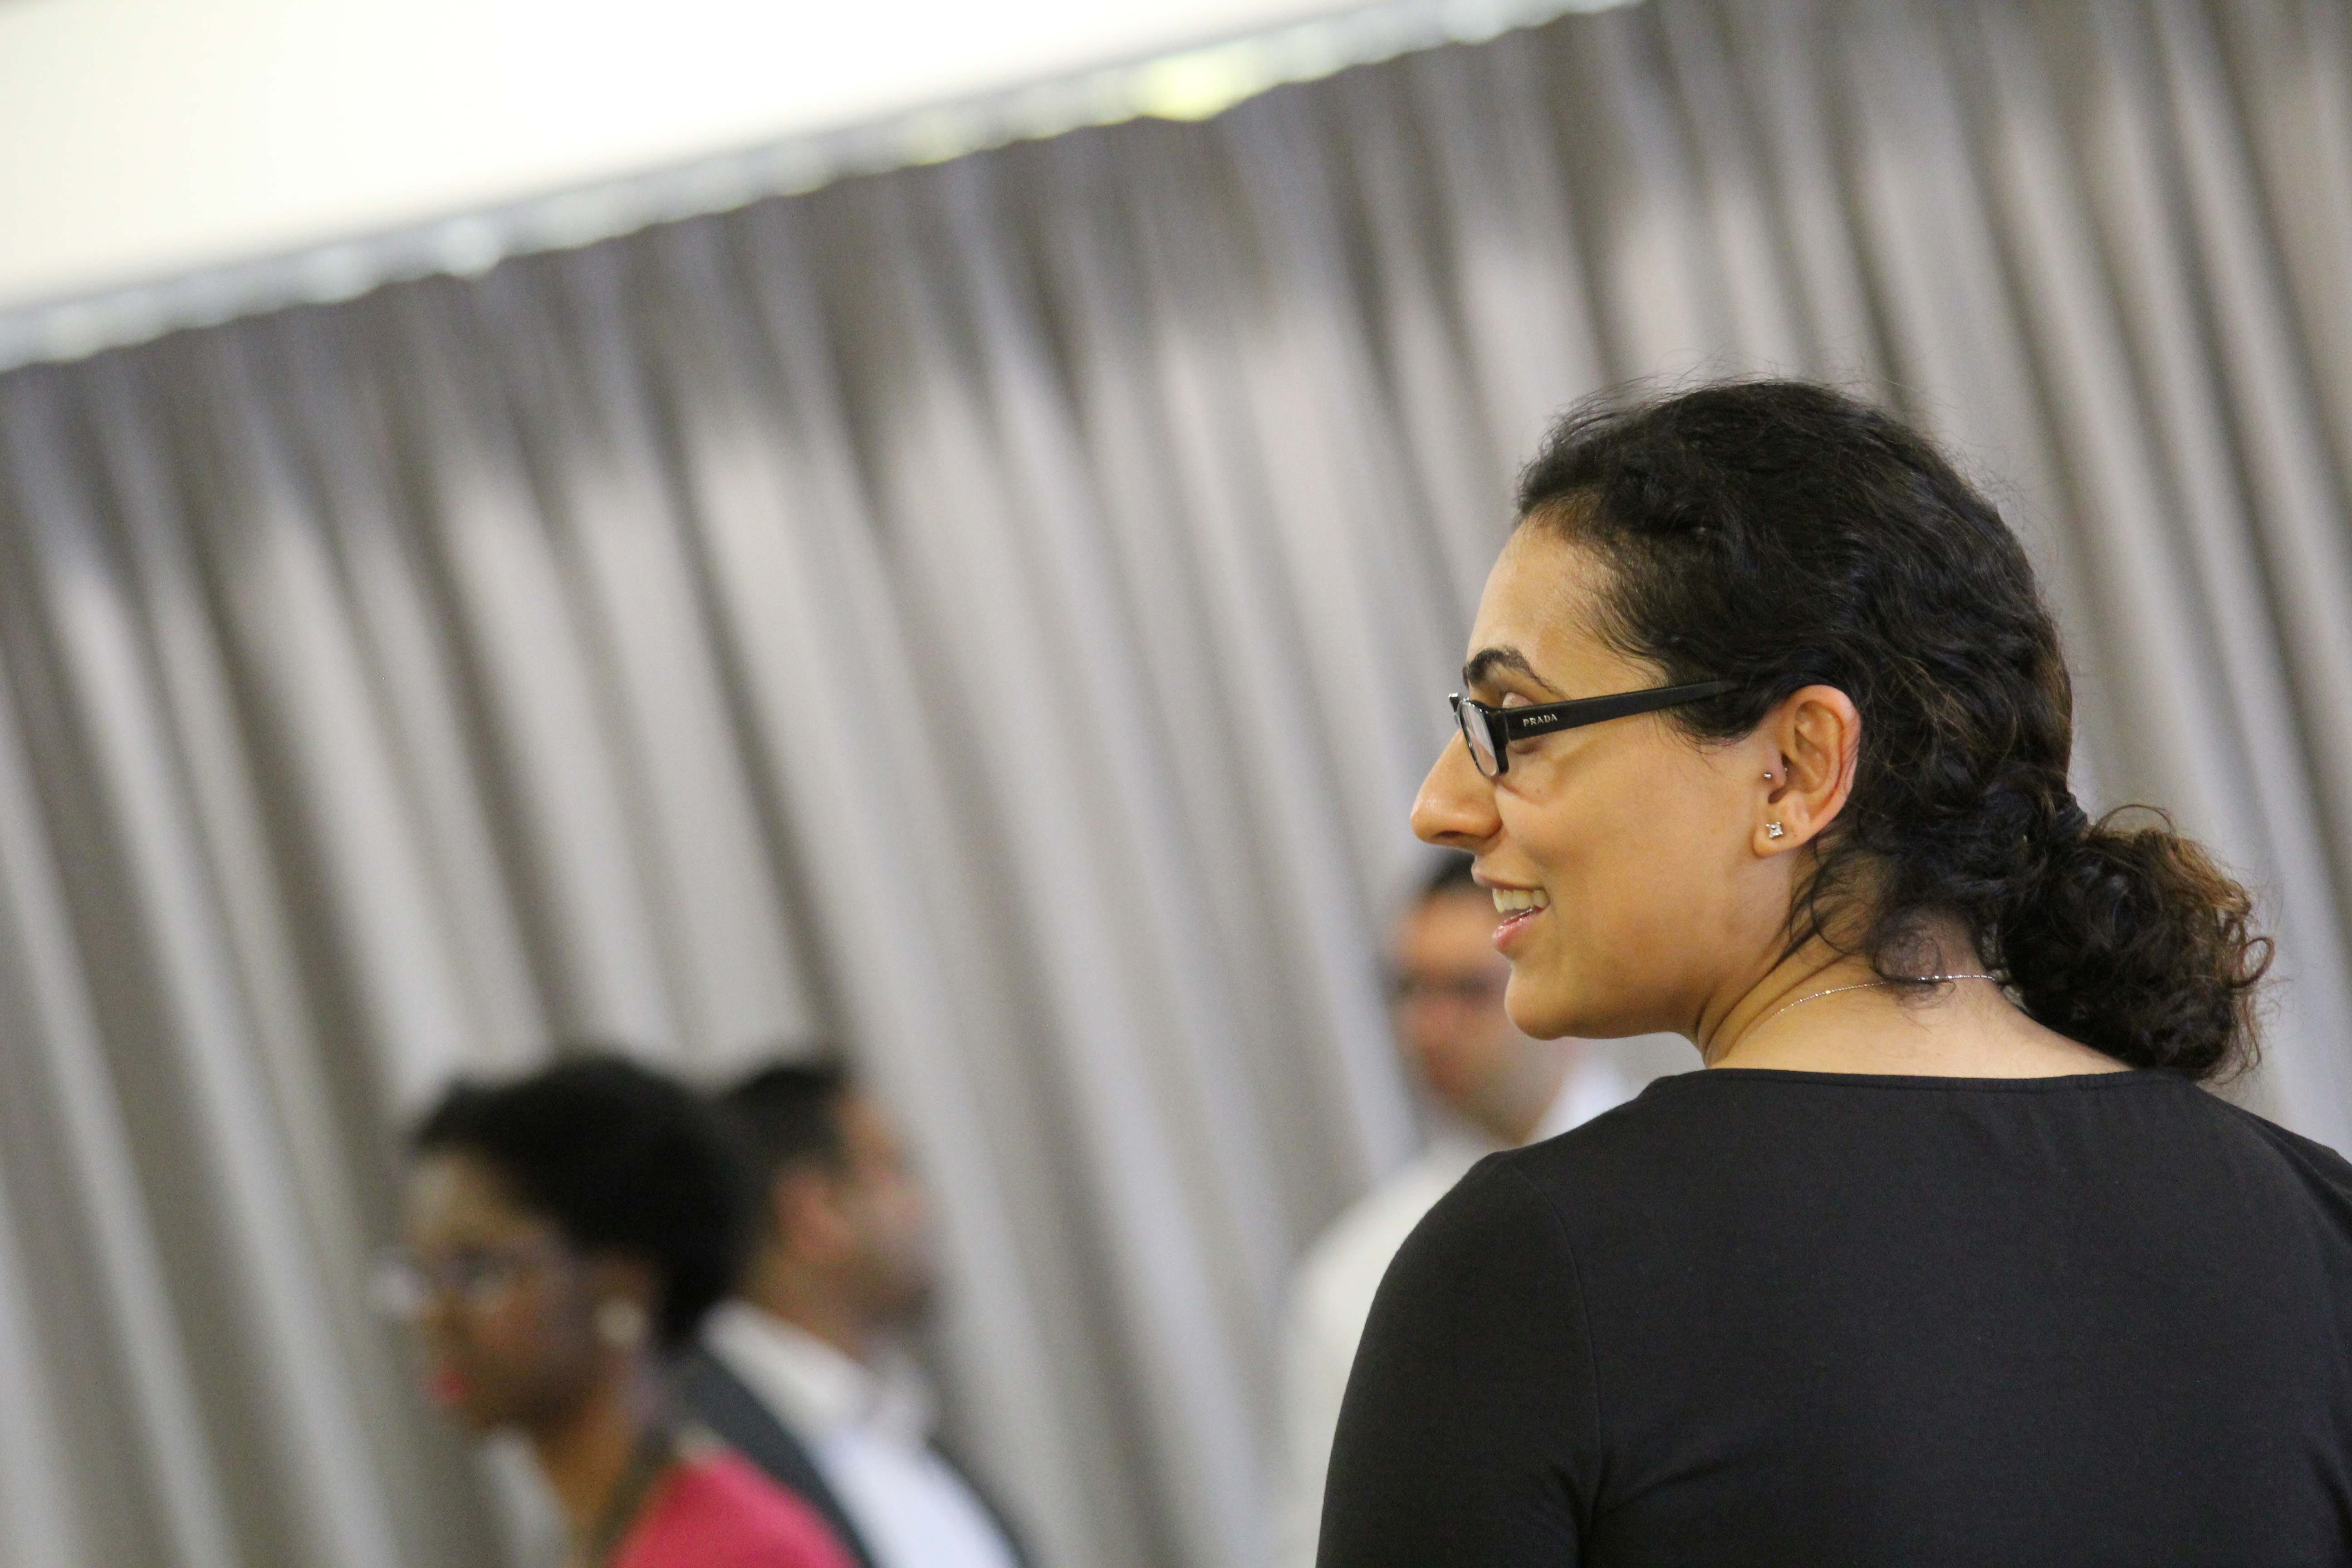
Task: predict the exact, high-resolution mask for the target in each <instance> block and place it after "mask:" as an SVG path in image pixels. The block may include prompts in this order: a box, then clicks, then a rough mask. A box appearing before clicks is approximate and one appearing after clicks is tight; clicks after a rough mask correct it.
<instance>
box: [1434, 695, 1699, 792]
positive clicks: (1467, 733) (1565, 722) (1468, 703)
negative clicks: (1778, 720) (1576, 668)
mask: <svg viewBox="0 0 2352 1568" xmlns="http://www.w3.org/2000/svg"><path fill="white" fill-rule="evenodd" d="M1738 688H1739V683H1738V681H1736V680H1698V681H1693V682H1692V683H1690V684H1689V685H1687V686H1653V687H1650V688H1648V689H1645V690H1642V691H1620V692H1617V693H1615V694H1613V695H1612V696H1608V697H1579V698H1576V699H1574V700H1571V701H1568V702H1543V703H1538V704H1535V705H1533V706H1530V707H1525V708H1496V707H1495V706H1494V705H1492V704H1491V703H1486V702H1480V701H1478V700H1476V699H1475V698H1469V697H1465V696H1463V695H1462V693H1460V692H1459V691H1456V692H1453V693H1451V694H1450V695H1449V696H1448V697H1447V698H1446V700H1447V701H1449V702H1451V703H1453V704H1454V723H1455V725H1456V726H1458V727H1459V728H1460V730H1461V731H1462V743H1463V744H1464V745H1465V746H1467V747H1468V748H1469V749H1470V764H1471V766H1473V767H1475V768H1476V769H1477V770H1478V771H1479V773H1483V774H1485V775H1486V777H1487V778H1490V779H1498V778H1501V777H1502V776H1503V775H1504V774H1505V773H1509V772H1510V771H1511V752H1510V747H1511V742H1514V741H1528V740H1533V739H1535V738H1537V737H1538V736H1541V735H1557V734H1558V733H1559V732H1560V731H1562V730H1574V729H1579V728H1580V727H1582V726H1584V725H1586V724H1600V723H1605V722H1606V721H1609V720H1612V719H1630V718H1632V717H1633V715H1634V714H1636V713H1655V712H1657V711H1658V710H1660V709H1664V708H1680V707H1682V706H1683V705H1684V704H1685V703H1688V702H1704V701H1706V700H1707V699H1708V698H1710V697H1720V696H1722V695H1723V694H1724V693H1725V692H1727V691H1736V690H1738ZM1473 724H1475V725H1477V726H1478V728H1479V730H1481V731H1484V737H1483V738H1484V740H1485V742H1486V755H1488V756H1490V757H1492V758H1494V759H1495V771H1494V772H1492V773H1487V772H1486V765H1485V764H1484V763H1481V762H1480V761H1479V760H1478V750H1479V742H1480V740H1481V738H1482V737H1481V736H1480V735H1478V734H1475V733H1473V732H1472V731H1471V726H1472V725H1473Z"/></svg>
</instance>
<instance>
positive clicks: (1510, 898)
mask: <svg viewBox="0 0 2352 1568" xmlns="http://www.w3.org/2000/svg"><path fill="white" fill-rule="evenodd" d="M1487 891H1489V892H1491V893H1493V894H1494V895H1495V912H1496V914H1498V915H1500V916H1502V917H1503V918H1502V920H1501V921H1500V922H1498V923H1497V924H1496V927H1495V940H1496V942H1498V943H1499V942H1502V941H1503V940H1505V939H1506V938H1507V936H1509V935H1510V934H1511V933H1512V932H1514V931H1518V930H1520V929H1521V928H1522V927H1524V926H1525V925H1527V924H1528V921H1532V920H1534V919H1535V918H1536V917H1537V916H1538V915H1539V914H1541V913H1543V912H1544V910H1548V909H1549V908H1551V895H1550V894H1549V893H1547V892H1545V891H1544V890H1543V889H1541V888H1490V889H1487Z"/></svg>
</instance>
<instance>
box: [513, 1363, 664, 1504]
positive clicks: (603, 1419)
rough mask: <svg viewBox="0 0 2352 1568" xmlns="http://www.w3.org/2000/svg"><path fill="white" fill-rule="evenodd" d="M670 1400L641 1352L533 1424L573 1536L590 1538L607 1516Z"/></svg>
mask: <svg viewBox="0 0 2352 1568" xmlns="http://www.w3.org/2000/svg"><path fill="white" fill-rule="evenodd" d="M666 1405H667V1399H666V1394H665V1392H664V1390H663V1388H662V1385H661V1381H660V1378H659V1376H658V1375H657V1374H656V1372H655V1370H654V1368H653V1366H652V1365H651V1363H649V1362H648V1361H647V1360H646V1359H644V1358H639V1359H638V1360H636V1361H635V1363H632V1364H631V1366H630V1367H629V1369H628V1370H627V1371H625V1372H624V1373H621V1374H619V1375H617V1376H614V1377H612V1378H610V1379H606V1380H604V1381H602V1382H600V1383H598V1384H596V1386H594V1387H593V1388H592V1389H590V1390H589V1391H588V1392H587V1394H585V1395H583V1397H582V1398H581V1400H580V1401H579V1402H578V1403H577V1404H576V1405H573V1406H572V1408H571V1409H569V1410H567V1411H566V1412H564V1413H563V1414H562V1415H559V1416H554V1417H552V1418H551V1419H549V1420H548V1421H546V1422H543V1423H541V1424H540V1425H537V1426H533V1427H531V1428H530V1430H529V1432H528V1433H527V1436H528V1437H529V1439H530V1447H531V1453H532V1456H533V1457H534V1458H537V1459H538V1461H539V1468H540V1472H541V1474H542V1475H544V1476H545V1477H546V1478H547V1484H548V1489H550V1490H551V1491H552V1492H553V1493H554V1494H555V1500H556V1502H557V1504H558V1506H560V1507H561V1508H562V1510H563V1518H564V1521H565V1523H566V1524H567V1525H569V1526H570V1533H571V1537H572V1541H573V1542H585V1541H587V1540H588V1539H589V1538H590V1537H591V1536H592V1535H593V1533H594V1532H595V1531H596V1530H597V1529H598V1527H599V1526H601V1525H604V1524H605V1523H606V1522H607V1521H606V1520H605V1517H604V1514H605V1510H606V1509H608V1508H609V1507H610V1506H611V1505H612V1501H613V1494H614V1489H615V1488H617V1487H618V1486H619V1485H620V1483H621V1480H622V1478H623V1477H624V1476H625V1475H626V1474H627V1472H628V1469H629V1462H630V1460H631V1459H633V1458H635V1457H636V1454H637V1450H638V1447H639V1446H640V1445H642V1444H643V1443H644V1441H645V1439H646V1434H647V1433H648V1432H650V1431H651V1430H653V1429H654V1427H655V1426H656V1424H657V1423H658V1422H660V1421H661V1420H662V1419H663V1417H664V1415H665V1411H666Z"/></svg>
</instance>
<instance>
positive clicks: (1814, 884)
mask: <svg viewBox="0 0 2352 1568" xmlns="http://www.w3.org/2000/svg"><path fill="white" fill-rule="evenodd" d="M1518 509H1519V514H1520V526H1521V527H1522V528H1531V529H1541V530H1544V531H1549V532H1551V533H1553V534H1555V535H1557V536H1558V537H1559V538H1561V539H1564V540H1567V541H1569V542H1571V543H1574V544H1576V545H1579V546H1581V547H1584V548H1587V549H1589V550H1591V551H1592V552H1595V553H1596V554H1597V555H1598V557H1599V558H1600V559H1601V562H1602V563H1605V565H1606V567H1607V569H1608V574H1609V576H1608V582H1607V585H1606V586H1605V588H1604V589H1603V590H1602V598H1603V602H1602V605H1601V615H1602V624H1601V633H1602V635H1603V636H1604V637H1606V638H1607V639H1608V640H1609V642H1610V643H1611V644H1612V645H1613V646H1614V647H1616V648H1617V650H1618V651H1620V652H1621V653H1623V654H1625V655H1627V656H1628V657H1631V658H1638V659H1640V660H1643V662H1645V663H1647V664H1649V665H1651V666H1652V667H1653V668H1655V669H1656V670H1657V671H1658V680H1659V683H1660V684H1662V685H1679V684H1682V683H1685V682H1690V681H1700V680H1730V681H1734V682H1737V687H1736V689H1734V690H1732V691H1730V692H1727V693H1726V694H1725V695H1723V696H1720V697H1714V698H1710V699H1708V700H1706V701H1704V702H1694V703H1691V704H1688V705H1687V706H1685V707H1682V708H1678V709H1675V710H1674V712H1673V715H1672V722H1674V723H1675V724H1677V725H1679V726H1680V727H1681V728H1682V729H1683V730H1684V731H1685V732H1686V733H1687V734H1688V735H1689V736H1690V737H1691V738H1692V739H1694V740H1695V741H1698V742H1718V741H1725V740H1729V739H1732V738H1735V737H1738V736H1741V735H1745V734H1748V733H1749V732H1750V731H1753V730H1754V729H1755V727H1756V725H1757V724H1758V723H1759V722H1760V721H1762V719H1763V718H1764V716H1765V714H1766V713H1768V712H1769V711H1770V710H1771V709H1772V707H1773V706H1774V705H1775V704H1776V703H1778V702H1780V700H1782V699H1784V698H1786V697H1788V696H1789V695H1790V694H1791V693H1792V692H1795V691H1797V690H1798V689H1801V688H1803V687H1806V686H1810V685H1813V684H1816V683H1819V684H1821V685H1824V686H1832V687H1835V688H1836V689H1839V690H1841V691H1843V692H1844V693H1845V694H1846V695H1847V696H1848V697H1850V698H1852V699H1853V704H1854V706H1855V707H1856V708H1857V709H1859V710H1861V713H1862V754H1861V762H1860V764H1859V766H1858V767H1857V769H1856V771H1855V776H1854V784H1853V795H1852V797H1851V798H1850V799H1849V801H1848V802H1847V805H1846V808H1845V810H1844V811H1843V813H1842V814H1841V815H1840V816H1839V818H1838V820H1837V821H1836V822H1835V823H1834V824H1833V825H1832V827H1831V829H1830V831H1829V832H1828V833H1827V834H1826V835H1824V836H1823V837H1822V839H1821V840H1820V841H1819V858H1818V861H1817V864H1816V866H1815V868H1814V872H1813V875H1812V877H1811V881H1810V882H1809V884H1808V885H1807V886H1806V887H1805V888H1804V889H1802V891H1801V896H1800V897H1799V898H1798V900H1797V902H1796V907H1795V908H1793V909H1792V910H1790V950H1791V951H1794V949H1795V948H1796V947H1797V946H1798V945H1800V944H1801V943H1802V942H1804V941H1805V940H1806V939H1808V938H1810V937H1811V936H1815V935H1822V936H1830V935H1831V934H1832V931H1835V932H1836V933H1838V935H1839V937H1840V938H1842V939H1843V940H1844V941H1846V942H1850V943H1851V944H1852V947H1853V950H1854V951H1857V952H1861V953H1863V954H1864V955H1866V956H1867V957H1869V958H1870V959H1871V960H1872V962H1873V963H1874V966H1875V968H1876V970H1877V972H1878V973H1879V975H1880V976H1881V977H1882V978H1883V979H1884V980H1885V981H1887V982H1889V983H1890V984H1901V985H1920V984H1927V981H1926V980H1925V978H1924V977H1923V976H1922V975H1921V974H1920V972H1919V970H1918V969H1916V968H1915V967H1914V966H1915V965H1916V964H1920V963H1928V962H1932V961H1933V954H1932V953H1930V952H1927V950H1926V948H1925V947H1924V944H1923V942H1922V941H1921V934H1922V931H1923V930H1924V922H1925V920H1926V918H1927V917H1930V916H1934V915H1947V916H1949V917H1951V918H1952V919H1954V920H1956V921H1958V922H1959V924H1960V925H1961V926H1962V927H1963V928H1964V929H1965V930H1966V931H1968V934H1969V937H1970V938H1971V939H1973V940H1974V942H1976V944H1977V947H1978V951H1979V953H1980V954H1981V955H1982V957H1983V958H1984V961H1985V963H1987V964H1988V965H1989V966H1990V968H1991V970H1992V972H1993V973H1995V974H1996V975H1998V976H1999V977H2000V979H2001V980H2002V981H2003V982H2004V983H2005V984H2008V985H2009V986H2010V987H2011V989H2012V990H2013V991H2014V992H2015V993H2016V994H2017V996H2018V999H2019V1000H2020V1001H2021V1003H2022V1004H2023V1005H2024V1007H2025V1010H2026V1011H2027V1012H2028V1013H2030V1014H2031V1015H2032V1016H2033V1017H2034V1018H2036V1019H2037V1020H2039V1021H2040V1022H2042V1023H2043V1024H2045V1025H2047V1026H2050V1027H2051V1028H2053V1029H2055V1030H2057V1031H2058V1032H2059V1033H2060V1034H2063V1035H2067V1036H2071V1037H2073V1038H2074V1039H2077V1040H2080V1041H2082V1042H2083V1043H2084V1044H2085V1045H2088V1046H2091V1047H2095V1048H2096V1049H2098V1050H2101V1051H2105V1053H2106V1054H2107V1055H2109V1056H2111V1057H2114V1058H2116V1060H2118V1061H2122V1062H2127V1063H2129V1064H2130V1065H2132V1066H2134V1067H2141V1068H2171V1069H2173V1070H2175V1071H2177V1072H2179V1073H2182V1074H2184V1075H2186V1076H2188V1077H2189V1078H2193V1079H2204V1078H2211V1077H2215V1076H2217V1075H2222V1074H2227V1073H2231V1072H2234V1071H2236V1070H2239V1069H2241V1068H2243V1067H2244V1066H2246V1065H2248V1064H2249V1063H2251V1062H2252V1059H2253V1052H2254V1037H2253V1028H2252V1010H2251V1004H2252V994H2253V990H2254V987H2255V984H2256V983H2257V982H2259V981H2260V980H2261V979H2262V976H2263V971H2264V970H2265V969H2266V968H2267V967H2268V965H2269V963H2270V957H2271V944H2270V942H2269V940H2268V939H2267V938H2264V937H2263V936H2260V935H2258V934H2256V933H2255V931H2254V930H2253V929H2252V909H2253V905H2252V899H2251V898H2250V897H2249V896H2248V895H2247V893H2246V890H2245V889H2243V888H2241V887H2240V886H2239V885H2238V884H2237V883H2236V882H2234V881H2232V880H2231V879H2230V878H2229V877H2228V876H2227V875H2226V874H2224V873H2223V872H2222V870H2221V868H2219V867H2218V866H2216V865H2215V864H2214V863H2213V860H2212V858H2210V856H2208V855H2207V854H2206V853H2205V851H2204V850H2203V849H2201V848H2200V847H2198V846H2197V845H2196V844H2194V843H2192V842H2190V841H2189V839H2186V838H2183V837H2180V836H2179V835H2178V834H2176V833H2174V832H2172V831H2171V825H2170V824H2169V823H2168V822H2162V823H2158V824H2151V825H2147V826H2137V827H2127V826H2119V825H2118V824H2117V823H2116V822H2115V821H2114V820H2113V819H2112V818H2111V819H2110V820H2107V821H2102V822H2093V821H2091V820H2090V819H2089V818H2088V817H2087V816H2084V811H2083V808H2082V807H2081V806H2080V805H2077V804H2076V803H2075V800H2074V795H2073V793H2072V792H2071V791H2070V790H2069V788H2068V787H2067V774H2066V769H2067V761H2068V757H2069V754H2070V752H2071V751H2072V748H2073V744H2074V713H2073V695H2072V691H2071V689H2070V687H2069V684H2068V681H2067V676H2066V665H2065V661H2064V659H2063V658H2061V656H2060V653H2059V647H2058V630H2057V627H2056V626H2055V625H2054V624H2053V622H2052V620H2051V617H2050V613H2049V611H2048V610H2047V609H2046V608H2044V607H2043V605H2042V595H2041V592H2040V590H2039V589H2038V588H2037V587H2036V585H2035V584H2034V580H2033V569H2032V566H2031V565H2029V564H2028V563H2027V561H2026V557H2025V552H2024V550H2023V549H2022V548H2021V546H2020V545H2019V543H2018V541H2017V536H2016V535H2015V534H2013V533H2012V532H2011V531H2010V528H2009V525H2008V524H2007V523H2006V522H2004V521H2002V520H2001V516H2000V512H1999V511H1997V510H1995V509H1994V507H1993V505H1992V503H1991V502H1990V501H1989V500H1986V499H1985V498H1984V496H1983V495H1981V494H1979V492H1978V491H1977V490H1976V489H1974V488H1973V487H1972V486H1970V485H1969V482H1968V481H1967V480H1966V479H1962V478H1961V477H1960V475H1959V474H1958V472H1957V471H1955V470H1954V468H1952V465H1951V464H1950V463H1949V462H1948V460H1946V458H1944V456H1943V454H1942V453H1941V452H1939V451H1937V449H1936V447H1935V446H1934V444H1933V443H1931V442H1930V441H1928V440H1927V437H1923V436H1921V435H1920V434H1918V433H1917V432H1916V431H1915V430H1912V429H1911V428H1909V427H1908V426H1906V425H1904V424H1903V423H1902V421H1900V420H1898V419H1896V418H1895V417H1894V416H1891V415H1889V414H1886V413H1884V412H1882V411H1881V410H1879V409H1876V408H1873V407H1871V406H1869V405H1866V404H1864V403H1860V402H1857V401H1855V400H1854V399H1853V398H1851V397H1847V396H1845V395H1842V394H1840V393H1838V392H1835V391H1833V390H1832V389H1830V388H1828V387H1824V386H1816V385H1811V384H1806V383H1803V382H1790V381H1756V382H1739V383H1727V384H1717V385H1711V386H1704V387H1699V388H1697V389H1696V390H1693V391H1688V392H1684V393H1679V394H1676V395H1669V396H1664V397H1645V396H1640V395H1634V396H1630V397H1629V396H1617V395H1612V396H1604V397H1602V398H1600V399H1596V400H1594V401H1592V402H1590V403H1587V404H1585V405H1582V406H1580V407H1579V408H1577V409H1576V410H1574V411H1573V412H1571V413H1570V415H1569V416H1567V417H1566V418H1565V419H1563V420H1561V421H1560V423H1559V425H1558V426H1555V427H1554V429H1553V430H1552V432H1551V435H1550V437H1549V439H1547V440H1546V441H1545V443H1544V447H1543V449H1542V451H1540V452H1539V453H1538V454H1537V456H1536V458H1535V461H1534V462H1532V463H1530V464H1529V465H1528V468H1527V471H1526V473H1525V474H1523V475H1522V476H1521V477H1520V480H1519V495H1518Z"/></svg>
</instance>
